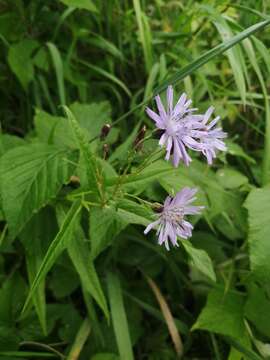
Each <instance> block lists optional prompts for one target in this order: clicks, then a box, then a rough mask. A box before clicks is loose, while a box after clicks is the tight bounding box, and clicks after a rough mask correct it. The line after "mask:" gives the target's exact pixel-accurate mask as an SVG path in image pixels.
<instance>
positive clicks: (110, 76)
mask: <svg viewBox="0 0 270 360" xmlns="http://www.w3.org/2000/svg"><path fill="white" fill-rule="evenodd" d="M75 61H77V62H78V63H79V64H82V65H84V66H86V67H88V68H89V69H91V70H92V71H94V72H95V73H97V74H99V75H101V76H102V77H105V78H106V79H109V80H110V81H112V82H114V83H115V84H116V85H118V86H120V88H121V89H122V90H124V92H125V93H126V94H127V95H128V96H129V97H131V92H130V91H129V89H128V88H127V86H126V85H125V84H124V83H123V82H122V81H121V80H119V79H118V78H117V77H116V76H114V75H113V74H111V73H109V72H108V71H106V70H104V69H102V68H100V67H98V66H96V65H93V64H90V63H89V62H87V61H84V60H81V59H75Z"/></svg>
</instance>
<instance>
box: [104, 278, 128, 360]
mask: <svg viewBox="0 0 270 360" xmlns="http://www.w3.org/2000/svg"><path fill="white" fill-rule="evenodd" d="M107 281H108V293H109V299H110V306H111V315H112V322H113V327H114V332H115V337H116V342H117V346H118V350H119V353H120V358H121V360H133V359H134V357H133V351H132V345H131V340H130V335H129V329H128V322H127V316H126V311H125V308H124V303H123V296H122V290H121V285H120V281H119V279H118V277H117V276H116V275H115V274H113V273H111V272H109V273H108V277H107Z"/></svg>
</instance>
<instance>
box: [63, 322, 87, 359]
mask: <svg viewBox="0 0 270 360" xmlns="http://www.w3.org/2000/svg"><path fill="white" fill-rule="evenodd" d="M90 331H91V327H90V322H89V320H88V318H86V319H85V320H84V321H83V322H82V325H81V327H80V329H79V331H78V333H77V335H76V338H75V340H74V343H73V345H72V347H71V349H70V352H69V354H68V356H67V358H66V359H67V360H78V359H79V357H80V353H81V351H82V349H83V347H84V344H85V342H86V340H87V338H88V336H89V334H90Z"/></svg>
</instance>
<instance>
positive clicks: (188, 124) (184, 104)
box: [146, 85, 226, 167]
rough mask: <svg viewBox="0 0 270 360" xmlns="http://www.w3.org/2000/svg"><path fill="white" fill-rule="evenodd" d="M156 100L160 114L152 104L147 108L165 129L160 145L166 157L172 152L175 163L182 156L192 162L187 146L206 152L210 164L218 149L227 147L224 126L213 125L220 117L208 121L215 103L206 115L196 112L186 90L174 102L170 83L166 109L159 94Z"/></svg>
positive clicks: (176, 163) (168, 157)
mask: <svg viewBox="0 0 270 360" xmlns="http://www.w3.org/2000/svg"><path fill="white" fill-rule="evenodd" d="M155 100H156V104H157V108H158V114H157V113H156V112H154V111H153V110H151V109H150V108H146V113H147V114H148V116H149V117H150V118H151V119H152V120H154V122H155V124H156V127H157V128H158V129H160V130H162V132H163V133H162V136H161V138H160V140H159V145H161V146H165V147H166V156H165V159H166V160H169V159H170V157H171V155H172V162H173V165H174V166H175V167H177V166H178V165H179V162H180V161H181V160H182V161H183V162H184V163H185V164H186V165H189V163H190V162H191V160H192V159H191V157H190V156H189V155H188V153H187V148H189V149H191V150H194V151H199V152H202V153H203V155H204V156H206V158H207V162H208V164H212V162H213V158H215V157H216V151H217V150H221V151H225V150H226V145H225V144H224V142H223V141H222V140H221V139H223V138H225V137H226V133H225V132H223V131H222V129H221V128H214V127H215V125H216V123H217V122H218V120H219V117H216V118H215V119H214V120H213V121H211V122H210V123H209V124H208V125H207V122H208V120H209V118H210V116H211V115H212V113H213V111H214V108H213V107H212V106H211V107H210V108H209V109H208V110H207V111H206V113H205V114H204V115H200V114H198V115H197V114H193V112H194V111H195V110H197V109H194V108H190V105H191V100H188V99H187V96H186V94H182V95H181V97H180V98H179V100H178V102H177V103H176V105H175V106H173V88H172V86H171V85H170V86H168V88H167V108H166V110H165V108H164V106H163V104H162V101H161V99H160V96H159V95H158V96H156V98H155Z"/></svg>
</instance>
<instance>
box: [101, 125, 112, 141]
mask: <svg viewBox="0 0 270 360" xmlns="http://www.w3.org/2000/svg"><path fill="white" fill-rule="evenodd" d="M110 131H111V125H110V124H105V125H103V126H102V129H101V132H100V140H105V139H106V137H107V136H108V134H109V132H110Z"/></svg>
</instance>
